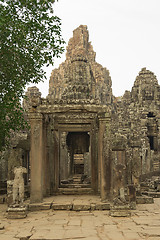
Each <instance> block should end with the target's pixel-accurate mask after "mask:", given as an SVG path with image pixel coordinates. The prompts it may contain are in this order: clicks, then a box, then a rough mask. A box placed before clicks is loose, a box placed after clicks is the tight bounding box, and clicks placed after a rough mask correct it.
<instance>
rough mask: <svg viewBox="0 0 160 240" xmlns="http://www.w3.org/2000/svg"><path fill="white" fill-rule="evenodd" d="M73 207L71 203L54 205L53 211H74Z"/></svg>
mask: <svg viewBox="0 0 160 240" xmlns="http://www.w3.org/2000/svg"><path fill="white" fill-rule="evenodd" d="M72 207H73V205H72V204H71V203H66V204H65V203H64V204H61V203H53V204H52V209H53V210H72Z"/></svg>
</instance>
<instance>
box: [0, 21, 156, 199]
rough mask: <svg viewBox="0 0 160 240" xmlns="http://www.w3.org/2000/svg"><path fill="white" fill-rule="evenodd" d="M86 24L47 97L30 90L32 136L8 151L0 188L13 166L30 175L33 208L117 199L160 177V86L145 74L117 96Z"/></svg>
mask: <svg viewBox="0 0 160 240" xmlns="http://www.w3.org/2000/svg"><path fill="white" fill-rule="evenodd" d="M95 56H96V54H95V52H94V51H93V47H92V45H91V43H90V42H89V34H88V30H87V27H86V26H82V25H81V26H80V27H78V28H77V29H75V30H74V31H73V37H72V38H71V39H70V40H69V43H68V47H67V53H66V60H65V62H63V63H62V64H61V65H60V66H59V68H58V69H54V70H53V71H52V74H51V77H50V82H49V94H48V96H47V97H46V98H41V93H40V92H39V90H38V88H37V87H30V88H28V91H27V92H26V96H27V97H28V99H27V100H24V103H23V106H24V109H25V111H26V116H27V118H28V122H30V126H31V129H30V132H25V131H23V132H19V133H17V134H16V136H15V137H14V138H13V143H12V144H11V146H10V149H9V150H8V151H7V152H5V153H2V154H1V155H3V156H2V159H3V161H1V163H0V164H1V166H0V167H1V169H0V171H1V172H3V174H2V175H1V177H2V179H1V182H3V181H5V180H6V179H7V180H11V181H12V180H13V169H14V167H18V166H21V165H22V166H23V167H25V168H27V169H28V174H27V176H26V179H25V185H26V186H29V187H30V188H29V189H30V190H28V192H29V194H30V200H31V202H40V201H42V200H43V198H44V197H46V196H50V195H55V194H80V193H82V194H99V195H100V196H101V199H102V200H105V199H108V200H111V201H112V200H113V199H114V198H115V197H118V196H119V194H120V192H123V191H122V189H123V190H124V192H125V190H126V188H127V186H129V185H133V186H135V187H136V189H137V191H141V188H140V187H141V186H142V181H144V179H146V178H148V176H149V177H150V178H151V177H152V176H155V175H156V176H157V175H159V173H160V161H159V159H160V130H159V128H160V111H159V109H160V86H159V84H158V81H157V79H156V76H155V75H154V74H153V73H152V72H151V71H149V70H146V68H142V70H141V71H140V72H139V75H138V76H137V78H136V80H135V82H134V85H133V88H132V90H131V92H130V91H126V92H125V94H124V95H123V96H122V97H114V96H113V94H112V88H111V86H112V81H111V77H110V75H109V71H108V70H107V69H106V68H104V67H102V66H101V65H100V64H98V63H97V62H96V61H95Z"/></svg>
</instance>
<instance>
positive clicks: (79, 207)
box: [73, 204, 91, 211]
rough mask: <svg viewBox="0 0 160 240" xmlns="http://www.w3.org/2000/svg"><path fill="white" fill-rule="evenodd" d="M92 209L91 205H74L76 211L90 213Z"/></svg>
mask: <svg viewBox="0 0 160 240" xmlns="http://www.w3.org/2000/svg"><path fill="white" fill-rule="evenodd" d="M90 209H91V205H90V204H85V205H84V204H73V210H74V211H88V210H90Z"/></svg>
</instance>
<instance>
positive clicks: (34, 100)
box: [29, 93, 41, 107]
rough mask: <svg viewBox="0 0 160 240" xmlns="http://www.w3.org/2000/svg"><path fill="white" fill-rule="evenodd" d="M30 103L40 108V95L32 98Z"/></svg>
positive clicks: (34, 95)
mask: <svg viewBox="0 0 160 240" xmlns="http://www.w3.org/2000/svg"><path fill="white" fill-rule="evenodd" d="M29 103H30V105H31V106H32V107H38V106H39V105H40V104H41V98H40V97H39V96H38V94H36V93H34V94H33V95H32V96H31V97H30V101H29Z"/></svg>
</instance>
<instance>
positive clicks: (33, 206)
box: [29, 203, 51, 212]
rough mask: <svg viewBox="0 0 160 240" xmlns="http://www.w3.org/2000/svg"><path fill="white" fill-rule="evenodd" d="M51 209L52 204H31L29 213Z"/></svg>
mask: <svg viewBox="0 0 160 240" xmlns="http://www.w3.org/2000/svg"><path fill="white" fill-rule="evenodd" d="M50 208H51V204H50V203H48V204H44V203H39V204H38V203H37V204H36V203H32V204H29V211H31V212H33V211H41V210H49V209H50Z"/></svg>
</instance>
